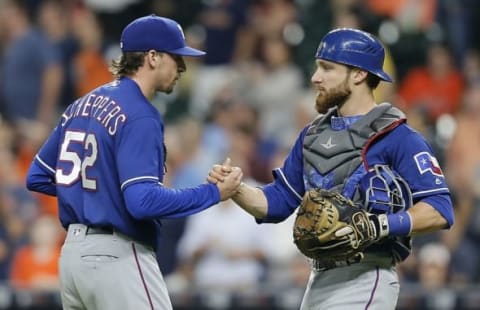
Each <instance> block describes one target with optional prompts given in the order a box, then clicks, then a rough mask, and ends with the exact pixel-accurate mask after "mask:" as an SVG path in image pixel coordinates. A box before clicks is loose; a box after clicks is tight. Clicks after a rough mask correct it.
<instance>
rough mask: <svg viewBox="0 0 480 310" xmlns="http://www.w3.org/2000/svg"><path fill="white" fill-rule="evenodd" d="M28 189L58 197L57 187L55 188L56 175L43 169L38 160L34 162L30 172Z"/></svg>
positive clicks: (27, 183) (27, 182) (27, 181)
mask: <svg viewBox="0 0 480 310" xmlns="http://www.w3.org/2000/svg"><path fill="white" fill-rule="evenodd" d="M26 186H27V189H29V190H31V191H34V192H39V193H43V194H46V195H49V196H56V195H57V187H56V186H55V174H54V173H53V172H52V171H47V170H46V169H44V168H42V167H41V166H40V164H38V163H37V160H34V161H33V162H32V164H31V166H30V169H29V170H28V174H27V180H26Z"/></svg>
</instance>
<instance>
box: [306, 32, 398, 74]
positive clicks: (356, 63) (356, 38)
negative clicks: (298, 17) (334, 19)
mask: <svg viewBox="0 0 480 310" xmlns="http://www.w3.org/2000/svg"><path fill="white" fill-rule="evenodd" d="M315 57H316V58H318V59H324V60H328V61H332V62H338V63H341V64H345V65H350V66H353V67H357V68H360V69H363V70H365V71H368V72H370V73H372V74H374V75H376V76H378V77H379V78H380V79H382V80H384V81H387V82H392V81H393V80H392V78H391V77H390V76H389V75H388V74H387V73H385V72H384V71H383V61H384V59H385V50H384V48H383V45H382V44H381V43H380V41H379V40H378V39H377V38H375V37H374V36H373V35H371V34H369V33H367V32H365V31H361V30H358V29H351V28H339V29H335V30H332V31H330V32H329V33H327V34H326V35H325V36H324V37H323V39H322V41H321V42H320V45H319V46H318V50H317V54H316V55H315Z"/></svg>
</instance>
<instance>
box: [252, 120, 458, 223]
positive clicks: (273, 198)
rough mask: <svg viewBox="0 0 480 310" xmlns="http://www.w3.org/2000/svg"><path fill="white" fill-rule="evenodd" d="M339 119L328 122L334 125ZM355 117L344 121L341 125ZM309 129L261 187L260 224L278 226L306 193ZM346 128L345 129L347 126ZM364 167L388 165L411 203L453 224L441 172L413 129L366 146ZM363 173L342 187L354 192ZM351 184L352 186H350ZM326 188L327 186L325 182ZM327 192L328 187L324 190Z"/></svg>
mask: <svg viewBox="0 0 480 310" xmlns="http://www.w3.org/2000/svg"><path fill="white" fill-rule="evenodd" d="M339 119H340V118H336V119H335V118H332V123H331V125H332V127H333V128H334V129H335V126H334V125H335V124H334V123H333V122H338V121H339ZM358 119H359V118H358V117H350V118H345V120H344V121H345V123H349V124H351V123H352V122H350V121H351V120H353V121H355V120H358ZM309 127H310V125H308V126H306V127H305V128H304V129H303V130H302V131H301V133H300V135H299V137H298V138H297V140H296V142H295V144H294V145H293V147H292V149H291V150H290V153H289V154H288V156H287V158H286V159H285V161H284V164H283V167H281V168H277V169H275V170H274V171H273V174H274V178H275V181H274V182H273V183H271V184H269V185H266V186H264V187H263V190H264V192H265V195H266V197H267V201H268V214H267V217H266V218H264V219H263V220H261V221H262V222H280V221H283V220H284V219H286V218H287V217H288V216H289V215H290V214H292V213H293V212H294V211H295V209H296V208H297V207H298V206H299V204H300V202H301V200H302V197H303V195H304V193H305V191H306V185H305V179H304V175H303V173H304V169H303V162H304V161H303V152H302V150H303V139H304V137H305V134H306V132H307V130H308V128H309ZM347 127H348V126H347ZM335 130H337V129H335ZM364 160H365V162H366V164H367V165H368V167H372V166H373V165H376V164H383V165H388V166H389V167H391V168H392V170H394V171H396V172H398V174H399V175H400V176H401V177H402V178H403V179H404V180H405V181H406V182H407V183H408V184H409V186H410V190H411V192H412V197H413V202H414V203H415V202H418V201H421V200H423V201H425V202H428V203H429V204H431V205H432V206H433V207H434V208H435V209H436V210H437V211H438V212H440V214H442V216H443V217H445V219H446V220H447V222H448V224H449V226H450V225H452V223H453V207H452V204H451V199H450V192H449V189H448V187H447V184H446V181H445V177H444V175H443V173H442V170H441V168H440V166H439V164H438V161H437V160H436V158H435V156H434V155H433V152H432V149H431V147H430V145H429V144H428V143H427V142H426V141H425V139H424V138H423V137H422V136H421V135H420V134H419V133H418V132H417V131H415V130H414V129H412V128H411V127H409V126H408V125H407V124H405V123H403V124H400V125H399V126H397V127H396V128H395V129H393V130H392V131H390V132H388V133H387V134H386V135H384V136H383V137H382V138H380V139H378V140H377V141H376V142H375V143H374V144H373V145H371V146H369V148H368V149H367V152H366V154H365V158H364ZM366 173H367V169H366V168H365V167H364V166H363V165H362V166H360V167H359V169H357V171H356V174H358V175H353V176H352V177H351V178H350V180H349V182H347V184H346V186H345V187H346V190H348V187H351V188H354V187H355V186H357V185H358V183H359V181H360V179H361V178H362V177H363V176H364V175H365V174H366ZM353 183H355V184H353ZM326 184H327V185H328V182H326ZM325 188H326V189H328V186H325Z"/></svg>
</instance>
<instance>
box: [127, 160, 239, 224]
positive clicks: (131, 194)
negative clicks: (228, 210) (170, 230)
mask: <svg viewBox="0 0 480 310" xmlns="http://www.w3.org/2000/svg"><path fill="white" fill-rule="evenodd" d="M242 176H243V175H242V172H241V170H240V169H233V171H232V173H230V174H229V175H228V176H227V177H226V178H225V180H224V182H221V183H218V184H216V185H215V184H202V185H199V186H197V187H194V188H185V189H171V188H167V187H165V186H163V185H159V184H157V183H154V182H142V183H135V184H132V185H129V186H128V187H126V188H125V189H124V192H123V196H124V199H125V203H126V206H127V209H128V211H129V212H130V214H131V215H132V216H133V217H134V218H136V219H146V218H164V219H166V218H180V217H185V216H188V215H192V214H195V213H198V212H200V211H202V210H205V209H206V208H208V207H210V206H212V205H214V204H217V203H218V202H220V201H221V200H226V199H228V198H230V197H231V196H232V195H233V194H234V193H235V192H236V190H237V188H238V186H239V184H240V180H241V178H242Z"/></svg>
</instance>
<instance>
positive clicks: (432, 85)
mask: <svg viewBox="0 0 480 310" xmlns="http://www.w3.org/2000/svg"><path fill="white" fill-rule="evenodd" d="M463 90H464V81H463V78H462V75H461V72H460V71H459V70H458V69H456V68H455V67H454V64H453V60H452V56H451V53H450V51H449V50H448V49H447V48H446V47H445V46H442V45H440V44H434V45H432V46H431V47H430V48H429V50H428V52H427V63H426V65H425V66H424V67H419V68H414V69H412V70H410V71H409V72H408V73H407V75H406V76H405V78H404V79H403V81H402V82H401V84H400V88H399V97H400V98H399V102H398V103H399V105H401V106H402V107H403V108H404V109H405V110H406V111H412V110H418V108H420V109H422V110H425V112H426V114H427V117H428V118H429V121H431V122H435V121H436V119H437V118H438V117H439V116H440V115H442V114H445V113H448V114H455V113H456V112H457V110H458V108H459V106H460V103H461V97H462V93H463Z"/></svg>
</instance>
